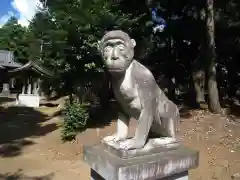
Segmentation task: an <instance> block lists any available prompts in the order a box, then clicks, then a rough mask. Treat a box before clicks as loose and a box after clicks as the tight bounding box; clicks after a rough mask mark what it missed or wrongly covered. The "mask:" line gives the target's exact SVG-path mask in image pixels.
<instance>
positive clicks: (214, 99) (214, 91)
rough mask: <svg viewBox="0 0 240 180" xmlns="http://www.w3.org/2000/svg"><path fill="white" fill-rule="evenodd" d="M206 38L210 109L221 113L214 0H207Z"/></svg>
mask: <svg viewBox="0 0 240 180" xmlns="http://www.w3.org/2000/svg"><path fill="white" fill-rule="evenodd" d="M206 40H207V42H206V43H207V44H206V45H207V46H206V47H207V48H206V58H207V60H206V61H207V76H208V97H209V110H210V111H212V112H214V113H220V112H221V106H220V102H219V96H218V87H217V71H216V52H215V47H216V46H215V20H214V0H206Z"/></svg>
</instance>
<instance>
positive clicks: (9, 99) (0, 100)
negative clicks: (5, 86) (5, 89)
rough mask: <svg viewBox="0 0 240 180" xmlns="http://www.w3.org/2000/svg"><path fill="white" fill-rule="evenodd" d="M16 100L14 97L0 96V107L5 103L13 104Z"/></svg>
mask: <svg viewBox="0 0 240 180" xmlns="http://www.w3.org/2000/svg"><path fill="white" fill-rule="evenodd" d="M15 100H16V98H14V97H6V96H1V95H0V105H2V104H4V103H7V102H14V101H15Z"/></svg>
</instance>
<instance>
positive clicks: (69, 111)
mask: <svg viewBox="0 0 240 180" xmlns="http://www.w3.org/2000/svg"><path fill="white" fill-rule="evenodd" d="M88 110H89V108H88V105H86V104H78V103H75V102H74V103H72V104H71V103H69V102H67V103H65V105H64V111H63V113H64V121H63V124H62V125H61V126H62V131H61V138H62V140H64V141H70V140H73V139H75V136H76V135H77V133H79V132H82V131H83V130H85V129H86V125H87V121H88V120H89V113H88Z"/></svg>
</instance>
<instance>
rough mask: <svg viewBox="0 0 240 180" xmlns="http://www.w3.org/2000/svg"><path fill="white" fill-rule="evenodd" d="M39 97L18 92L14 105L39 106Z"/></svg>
mask: <svg viewBox="0 0 240 180" xmlns="http://www.w3.org/2000/svg"><path fill="white" fill-rule="evenodd" d="M39 104H40V97H39V96H38V95H33V94H19V96H18V98H17V99H16V105H20V106H27V107H39Z"/></svg>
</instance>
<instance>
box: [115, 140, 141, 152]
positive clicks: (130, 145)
mask: <svg viewBox="0 0 240 180" xmlns="http://www.w3.org/2000/svg"><path fill="white" fill-rule="evenodd" d="M119 147H120V149H125V150H130V149H141V148H143V147H144V142H138V141H137V140H136V139H134V138H132V139H127V140H125V141H123V142H120V143H119Z"/></svg>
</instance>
